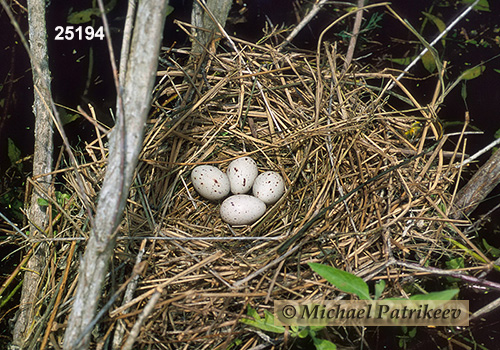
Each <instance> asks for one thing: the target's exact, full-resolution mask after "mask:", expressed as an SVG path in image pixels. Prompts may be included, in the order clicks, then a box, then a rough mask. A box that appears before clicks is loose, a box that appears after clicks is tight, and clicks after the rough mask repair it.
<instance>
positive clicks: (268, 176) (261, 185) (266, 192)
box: [252, 171, 285, 204]
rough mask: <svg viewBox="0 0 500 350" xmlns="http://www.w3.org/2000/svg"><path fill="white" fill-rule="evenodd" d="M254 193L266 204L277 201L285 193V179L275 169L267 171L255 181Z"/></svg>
mask: <svg viewBox="0 0 500 350" xmlns="http://www.w3.org/2000/svg"><path fill="white" fill-rule="evenodd" d="M252 192H253V195H254V196H255V197H257V198H259V199H260V200H261V201H263V202H264V203H266V204H274V203H276V202H277V201H278V200H279V199H280V198H281V196H282V195H283V193H285V181H284V180H283V178H282V177H281V175H280V174H278V173H277V172H275V171H266V172H265V173H262V174H260V175H259V176H257V178H256V179H255V181H254V183H253V191H252Z"/></svg>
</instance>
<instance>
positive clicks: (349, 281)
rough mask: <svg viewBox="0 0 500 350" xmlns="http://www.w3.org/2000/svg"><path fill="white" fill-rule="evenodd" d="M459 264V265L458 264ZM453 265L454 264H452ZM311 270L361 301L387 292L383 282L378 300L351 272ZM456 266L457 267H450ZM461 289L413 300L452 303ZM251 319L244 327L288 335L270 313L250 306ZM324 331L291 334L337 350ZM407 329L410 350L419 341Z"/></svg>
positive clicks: (401, 341) (327, 268) (320, 266)
mask: <svg viewBox="0 0 500 350" xmlns="http://www.w3.org/2000/svg"><path fill="white" fill-rule="evenodd" d="M457 263H458V262H457ZM450 264H452V263H451V262H450ZM308 265H309V267H310V268H311V269H312V270H313V271H314V272H316V273H317V274H318V275H320V276H321V277H323V278H324V279H326V280H327V281H328V282H329V283H331V284H332V285H333V286H334V287H335V288H337V289H338V290H340V291H342V292H344V293H349V294H354V295H356V296H357V297H358V298H359V299H361V300H376V299H379V298H380V296H381V295H382V293H383V291H384V289H385V281H383V280H381V281H379V282H378V283H376V284H375V297H374V299H372V298H371V296H370V293H369V287H368V284H367V283H366V282H365V281H364V280H363V279H362V278H360V277H358V276H356V275H353V274H351V273H349V272H346V271H343V270H339V269H336V268H334V267H331V266H329V265H324V264H318V263H309V264H308ZM450 266H455V265H450ZM458 292H459V289H457V288H454V289H449V290H443V291H439V292H431V293H427V294H415V295H412V296H410V298H409V300H442V301H446V300H452V299H453V298H454V297H456V295H457V294H458ZM401 299H402V298H386V299H384V300H401ZM247 315H248V316H250V318H244V319H242V320H241V322H242V323H244V324H247V325H249V326H253V327H256V328H259V329H262V330H263V331H267V332H272V333H278V334H282V333H284V332H285V327H283V326H281V325H279V324H278V322H276V320H275V317H274V315H273V314H271V313H270V312H269V311H267V310H264V317H263V318H262V317H261V316H260V315H259V314H258V313H257V311H256V310H255V309H254V308H252V307H250V306H248V308H247ZM323 329H324V326H316V327H310V326H308V327H300V326H290V334H291V336H292V337H294V338H295V337H296V338H307V337H310V338H311V339H312V341H313V343H314V346H315V347H316V349H317V350H320V349H321V350H332V349H336V348H337V347H336V345H335V344H333V343H332V342H330V341H329V340H325V339H321V338H319V336H318V333H319V332H320V331H321V330H323ZM402 329H403V336H400V337H399V345H400V347H401V348H404V349H406V347H407V345H408V343H409V342H410V341H411V339H413V338H414V337H415V334H416V328H414V329H408V328H406V327H404V328H402Z"/></svg>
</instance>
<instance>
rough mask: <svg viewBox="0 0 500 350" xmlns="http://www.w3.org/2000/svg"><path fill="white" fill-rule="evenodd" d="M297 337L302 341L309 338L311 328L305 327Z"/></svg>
mask: <svg viewBox="0 0 500 350" xmlns="http://www.w3.org/2000/svg"><path fill="white" fill-rule="evenodd" d="M296 335H297V337H299V338H300V339H304V338H307V336H308V335H309V327H304V328H302V329H300V331H299V332H298V333H297V334H296Z"/></svg>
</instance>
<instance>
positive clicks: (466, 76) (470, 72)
mask: <svg viewBox="0 0 500 350" xmlns="http://www.w3.org/2000/svg"><path fill="white" fill-rule="evenodd" d="M485 69H486V67H485V66H483V65H482V64H480V65H478V66H475V67H472V68H469V69H467V70H466V71H465V72H463V73H462V75H461V76H460V78H462V79H463V80H472V79H475V78H477V77H478V76H480V75H481V74H483V72H484V70H485Z"/></svg>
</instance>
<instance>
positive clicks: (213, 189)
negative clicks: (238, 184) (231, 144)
mask: <svg viewBox="0 0 500 350" xmlns="http://www.w3.org/2000/svg"><path fill="white" fill-rule="evenodd" d="M191 182H192V183H193V186H194V188H195V190H196V191H197V192H198V193H199V194H200V195H201V196H202V197H205V198H206V199H210V200H213V201H216V200H219V199H222V198H224V197H225V196H227V195H228V194H229V191H230V189H231V186H230V185H229V179H228V178H227V175H226V174H224V173H223V172H222V171H220V170H219V169H217V168H216V167H214V166H211V165H199V166H197V167H196V168H194V169H193V171H192V172H191Z"/></svg>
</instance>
